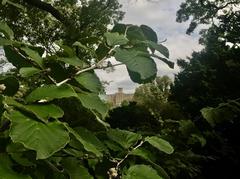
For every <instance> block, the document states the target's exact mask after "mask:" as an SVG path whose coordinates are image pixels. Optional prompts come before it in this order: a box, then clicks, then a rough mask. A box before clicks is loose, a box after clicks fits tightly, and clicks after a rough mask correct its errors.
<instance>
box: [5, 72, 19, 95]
mask: <svg viewBox="0 0 240 179" xmlns="http://www.w3.org/2000/svg"><path fill="white" fill-rule="evenodd" d="M0 84H1V85H3V86H5V89H2V90H0V91H1V93H2V94H5V95H8V96H13V95H14V94H16V93H17V91H18V89H19V82H18V80H17V79H16V78H15V77H13V76H2V77H0Z"/></svg>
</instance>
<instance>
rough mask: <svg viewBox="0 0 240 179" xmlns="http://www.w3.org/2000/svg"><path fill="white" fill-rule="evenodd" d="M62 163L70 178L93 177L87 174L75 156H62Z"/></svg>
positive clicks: (88, 178)
mask: <svg viewBox="0 0 240 179" xmlns="http://www.w3.org/2000/svg"><path fill="white" fill-rule="evenodd" d="M62 163H63V166H64V169H65V170H66V171H67V173H68V174H69V176H70V179H93V176H91V175H90V174H89V172H88V170H87V169H86V168H85V167H84V166H83V165H82V164H81V162H80V161H79V160H77V159H76V158H72V157H71V158H70V157H69V158H64V159H63V160H62Z"/></svg>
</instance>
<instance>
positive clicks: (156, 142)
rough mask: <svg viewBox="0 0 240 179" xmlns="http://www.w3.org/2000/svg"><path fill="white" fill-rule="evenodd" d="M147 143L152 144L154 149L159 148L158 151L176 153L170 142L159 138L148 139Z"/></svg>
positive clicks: (146, 139)
mask: <svg viewBox="0 0 240 179" xmlns="http://www.w3.org/2000/svg"><path fill="white" fill-rule="evenodd" d="M145 141H146V142H148V143H149V144H151V145H152V146H153V147H155V148H157V149H158V150H160V151H162V152H165V153H167V154H172V153H173V152H174V149H173V147H172V146H171V144H170V143H169V142H168V141H166V140H164V139H161V138H159V137H157V136H152V137H146V138H145Z"/></svg>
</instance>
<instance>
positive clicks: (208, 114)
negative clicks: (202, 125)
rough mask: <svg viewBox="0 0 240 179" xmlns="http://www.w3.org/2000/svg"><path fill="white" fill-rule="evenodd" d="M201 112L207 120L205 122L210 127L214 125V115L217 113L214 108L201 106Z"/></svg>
mask: <svg viewBox="0 0 240 179" xmlns="http://www.w3.org/2000/svg"><path fill="white" fill-rule="evenodd" d="M201 113H202V116H203V117H204V118H205V119H206V120H207V122H208V123H209V124H210V125H211V126H212V127H215V125H216V122H215V117H216V115H217V114H216V113H215V112H214V108H212V107H207V108H203V109H202V110H201Z"/></svg>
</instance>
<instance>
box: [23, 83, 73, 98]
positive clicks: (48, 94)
mask: <svg viewBox="0 0 240 179" xmlns="http://www.w3.org/2000/svg"><path fill="white" fill-rule="evenodd" d="M73 96H75V97H77V94H76V93H75V91H74V90H73V88H72V87H71V86H70V85H68V84H63V85H61V86H56V85H45V86H42V87H39V88H37V89H35V90H33V91H32V92H31V93H30V94H29V95H28V96H27V98H26V100H27V102H35V101H37V100H47V101H51V100H53V99H61V98H68V97H73Z"/></svg>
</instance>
